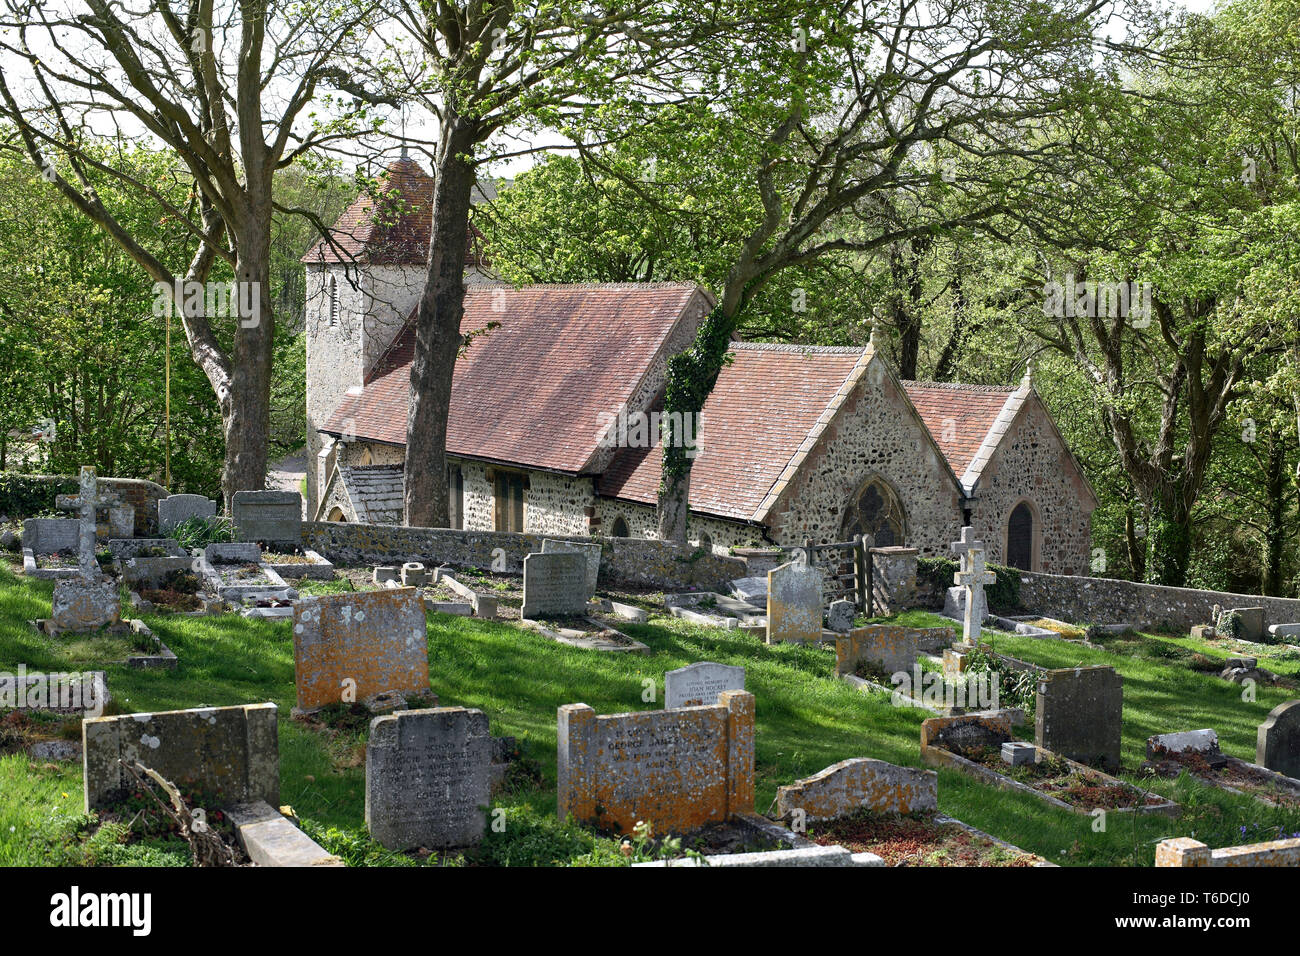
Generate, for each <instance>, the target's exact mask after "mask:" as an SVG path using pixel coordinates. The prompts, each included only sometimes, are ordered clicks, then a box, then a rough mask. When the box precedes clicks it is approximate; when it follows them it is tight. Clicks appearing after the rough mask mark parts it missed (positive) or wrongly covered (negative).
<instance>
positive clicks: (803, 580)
mask: <svg viewBox="0 0 1300 956" xmlns="http://www.w3.org/2000/svg"><path fill="white" fill-rule="evenodd" d="M821 636H822V573H821V571H819V570H818V569H817V568H813V567H808V566H807V565H805V564H803V563H801V562H799V561H791V562H789V563H787V564H783V565H781V566H780V567H777V568H773V569H772V570H771V571H769V572H767V642H768V643H769V644H775V643H777V642H778V641H796V642H799V643H802V642H805V641H817V640H820V639H821Z"/></svg>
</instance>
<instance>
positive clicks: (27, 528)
mask: <svg viewBox="0 0 1300 956" xmlns="http://www.w3.org/2000/svg"><path fill="white" fill-rule="evenodd" d="M80 541H81V523H80V522H79V521H78V520H77V519H76V518H28V519H27V520H26V521H24V522H23V547H24V548H30V549H31V550H32V552H33V553H35V554H53V553H54V552H56V551H76V550H77V546H78V544H79V543H80Z"/></svg>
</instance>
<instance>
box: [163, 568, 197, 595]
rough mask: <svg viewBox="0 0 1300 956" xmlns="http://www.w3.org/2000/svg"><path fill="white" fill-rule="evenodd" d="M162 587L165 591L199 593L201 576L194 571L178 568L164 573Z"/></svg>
mask: <svg viewBox="0 0 1300 956" xmlns="http://www.w3.org/2000/svg"><path fill="white" fill-rule="evenodd" d="M161 583H162V588H160V590H164V591H175V592H177V593H178V594H197V593H198V591H199V587H200V582H199V577H198V575H197V574H195V573H194V572H193V571H188V570H184V569H180V568H178V569H177V570H175V571H168V572H167V573H166V574H165V575H163V579H162V582H161Z"/></svg>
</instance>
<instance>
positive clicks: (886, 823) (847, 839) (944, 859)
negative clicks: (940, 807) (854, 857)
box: [807, 811, 1041, 866]
mask: <svg viewBox="0 0 1300 956" xmlns="http://www.w3.org/2000/svg"><path fill="white" fill-rule="evenodd" d="M807 837H808V839H810V840H812V841H813V842H814V843H819V844H821V845H822V846H835V845H836V844H839V845H840V846H843V847H844V848H845V849H847V850H849V851H851V852H853V853H874V854H876V856H878V857H880V858H881V859H883V860H884V861H885V864H886V865H887V866H1034V865H1036V864H1037V863H1039V862H1041V857H1037V856H1034V855H1033V854H1031V853H1025V852H1023V851H1021V850H1015V849H1010V848H1008V847H1006V846H1001V845H999V844H997V843H994V842H993V841H992V840H990V839H988V838H987V837H983V836H979V835H977V834H974V833H971V832H970V831H969V830H967V829H965V828H964V827H962V826H960V825H959V824H957V823H944V822H939V821H938V820H936V819H935V815H934V814H932V813H923V814H912V815H908V816H898V815H895V814H883V813H871V812H868V811H862V812H859V813H857V814H854V815H853V816H851V817H845V818H844V819H842V820H835V821H833V822H830V823H817V824H812V825H810V826H809V830H808V833H807Z"/></svg>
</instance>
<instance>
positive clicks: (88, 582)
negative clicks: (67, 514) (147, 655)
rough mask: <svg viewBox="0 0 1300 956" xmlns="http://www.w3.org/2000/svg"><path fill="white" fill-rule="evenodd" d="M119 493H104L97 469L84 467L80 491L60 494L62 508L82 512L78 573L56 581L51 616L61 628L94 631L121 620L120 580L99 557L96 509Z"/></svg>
mask: <svg viewBox="0 0 1300 956" xmlns="http://www.w3.org/2000/svg"><path fill="white" fill-rule="evenodd" d="M116 502H117V496H116V495H101V494H100V493H99V482H98V480H97V479H96V478H95V469H93V468H89V467H83V468H82V469H81V478H80V491H79V492H78V493H77V494H75V495H58V496H57V497H56V498H55V504H56V505H57V506H58V507H60V508H66V509H73V508H75V509H77V510H78V511H80V513H81V517H80V528H79V529H78V530H79V534H78V538H79V541H78V546H77V577H75V578H68V579H64V580H60V581H56V582H55V583H54V596H53V598H52V599H51V605H52V606H51V611H50V619H51V621H52V622H53V626H54V628H55V629H56V630H59V631H90V630H94V629H96V628H99V627H104V626H106V625H107V626H112V625H116V624H120V623H121V621H122V598H121V594H120V593H119V591H118V587H117V582H115V581H113V580H112V579H110V578H107V577H106V576H105V575H104V574H103V573H102V572H101V571H100V570H99V562H98V561H97V560H96V558H95V509H96V508H98V507H100V506H101V505H105V504H109V503H116Z"/></svg>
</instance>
